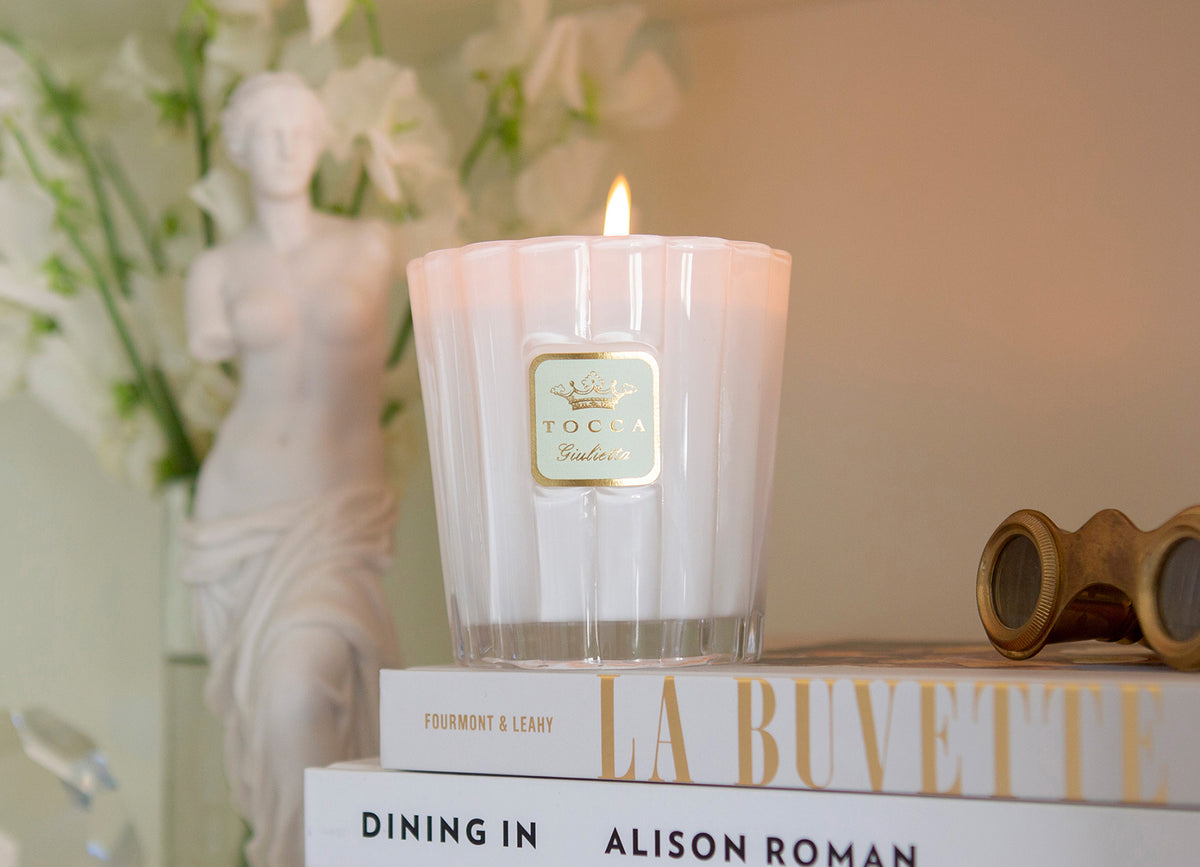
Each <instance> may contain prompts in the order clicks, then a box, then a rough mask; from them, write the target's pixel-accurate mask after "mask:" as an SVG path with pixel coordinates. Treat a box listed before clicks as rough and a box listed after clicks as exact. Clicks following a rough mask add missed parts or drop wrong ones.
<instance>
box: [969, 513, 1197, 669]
mask: <svg viewBox="0 0 1200 867" xmlns="http://www.w3.org/2000/svg"><path fill="white" fill-rule="evenodd" d="M975 591H976V592H975V595H976V601H977V603H978V605H979V616H980V619H981V620H982V621H983V627H984V629H985V630H986V631H987V634H988V638H989V639H990V640H991V642H992V644H993V645H994V646H995V648H996V649H997V650H999V651H1000V652H1001V653H1002V654H1004V655H1005V656H1007V657H1009V658H1011V659H1028V658H1029V657H1031V656H1033V655H1034V654H1036V653H1037V652H1038V651H1039V650H1041V649H1042V647H1043V646H1045V645H1046V644H1048V643H1057V642H1061V641H1081V640H1085V639H1099V640H1101V641H1118V642H1126V643H1128V642H1134V641H1141V642H1143V643H1144V644H1146V645H1148V646H1149V647H1150V648H1151V649H1152V650H1154V651H1155V652H1156V653H1158V654H1159V655H1160V656H1161V657H1162V658H1163V659H1164V660H1165V661H1166V662H1167V664H1168V665H1170V666H1172V667H1173V668H1178V669H1182V670H1187V671H1191V670H1197V669H1200V506H1193V507H1191V508H1189V509H1185V510H1184V511H1182V512H1180V513H1179V514H1177V515H1175V516H1174V517H1173V518H1171V519H1170V520H1169V521H1167V522H1166V523H1165V524H1163V525H1162V526H1161V527H1159V528H1158V529H1157V530H1152V531H1150V532H1142V531H1141V530H1139V529H1138V528H1137V527H1135V526H1134V525H1133V523H1132V522H1131V521H1130V520H1129V519H1128V518H1127V517H1125V515H1123V514H1122V513H1120V512H1118V511H1116V510H1114V509H1107V510H1105V511H1103V512H1100V513H1099V514H1097V515H1095V516H1094V517H1092V519H1091V520H1089V521H1088V522H1087V523H1086V524H1084V525H1083V526H1082V527H1080V528H1079V530H1077V531H1076V532H1074V533H1068V532H1065V531H1064V530H1061V529H1059V528H1058V527H1056V526H1055V525H1054V523H1053V522H1052V521H1051V520H1050V519H1049V518H1047V517H1046V516H1045V515H1043V514H1042V513H1041V512H1036V511H1033V510H1032V509H1023V510H1021V511H1019V512H1015V513H1013V514H1012V515H1010V516H1009V517H1008V519H1007V520H1005V521H1004V523H1003V524H1001V525H1000V527H999V528H998V529H997V530H996V532H995V533H993V534H992V537H991V539H989V540H988V543H987V545H986V546H985V547H984V549H983V557H982V558H981V559H980V562H979V577H978V580H977V582H976V585H975Z"/></svg>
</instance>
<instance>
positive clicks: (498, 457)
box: [408, 235, 791, 667]
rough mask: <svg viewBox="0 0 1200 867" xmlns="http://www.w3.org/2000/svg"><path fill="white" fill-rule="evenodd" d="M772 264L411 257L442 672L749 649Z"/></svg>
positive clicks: (773, 407) (778, 309) (764, 450)
mask: <svg viewBox="0 0 1200 867" xmlns="http://www.w3.org/2000/svg"><path fill="white" fill-rule="evenodd" d="M790 270H791V258H790V256H789V255H788V254H787V253H784V252H781V251H778V250H772V249H771V248H769V247H767V246H765V245H763V244H754V243H743V242H732V241H724V240H721V239H717V238H662V237H656V236H647V235H631V236H620V237H590V238H584V237H558V238H535V239H530V240H525V241H497V242H488V243H482V244H473V245H470V246H467V247H463V248H460V249H454V250H439V251H437V252H434V253H430V254H428V255H426V256H425V257H423V258H421V259H417V260H414V261H413V262H411V263H409V266H408V277H409V289H410V294H411V298H412V309H413V322H414V326H415V334H416V342H417V357H418V363H419V367H420V375H421V387H422V392H423V395H424V401H425V414H426V421H427V427H428V434H429V446H430V457H431V461H432V467H433V480H434V493H435V498H436V505H437V519H438V531H439V537H440V544H441V552H442V568H443V573H444V577H445V582H446V600H447V607H448V610H449V614H450V621H451V624H450V625H451V630H452V633H453V642H454V654H455V658H456V659H457V660H458V661H459V662H460V663H465V664H468V665H514V666H522V667H543V666H589V665H639V664H653V665H658V664H686V663H700V662H740V661H749V660H753V659H757V658H758V656H759V654H760V652H761V643H762V622H763V601H764V591H765V584H764V575H763V562H762V559H763V548H764V540H765V535H766V527H767V513H768V508H769V504H770V499H771V479H772V472H773V467H774V460H775V438H776V430H777V427H778V415H779V394H780V386H781V376H782V360H783V346H784V330H785V323H786V318H787V304H788V280H789V275H790Z"/></svg>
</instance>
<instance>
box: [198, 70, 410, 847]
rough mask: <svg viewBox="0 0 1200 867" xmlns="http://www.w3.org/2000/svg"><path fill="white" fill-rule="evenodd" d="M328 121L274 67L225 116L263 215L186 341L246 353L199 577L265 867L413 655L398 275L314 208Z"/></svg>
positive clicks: (380, 245) (215, 466)
mask: <svg viewBox="0 0 1200 867" xmlns="http://www.w3.org/2000/svg"><path fill="white" fill-rule="evenodd" d="M325 126H326V121H325V113H324V109H323V107H322V105H321V103H320V101H319V100H318V99H317V98H316V96H315V95H314V94H313V93H312V91H310V90H309V89H308V88H307V86H306V85H305V84H304V83H303V81H302V80H301V79H299V78H298V77H296V76H294V75H290V74H286V73H264V74H262V75H258V76H255V77H253V78H251V79H248V80H247V81H246V82H244V83H243V84H241V85H240V86H239V87H238V88H237V90H236V91H235V92H234V95H233V97H232V98H231V100H230V103H229V108H228V109H227V111H226V113H225V116H224V117H223V127H224V135H225V140H226V145H227V148H228V151H229V153H230V156H231V157H232V159H233V160H234V161H235V162H236V163H237V164H238V165H239V166H240V167H241V168H243V169H244V170H245V171H246V172H247V173H248V174H249V176H250V179H251V182H252V187H253V193H254V200H255V206H256V215H257V218H256V220H255V222H254V223H253V224H252V225H250V226H249V227H248V228H247V229H245V230H244V231H243V232H241V233H240V234H239V235H237V236H236V237H234V238H232V239H231V240H229V241H228V242H226V243H223V244H221V245H219V246H217V247H215V248H213V249H211V250H209V251H207V252H205V253H204V254H203V255H201V256H200V257H199V258H198V259H197V260H196V262H195V263H194V264H193V266H192V268H191V271H190V273H189V274H188V281H187V289H186V301H187V325H188V343H189V346H190V348H191V351H192V353H193V354H194V355H196V356H197V357H198V358H200V359H202V360H205V361H224V360H227V359H235V358H236V360H237V364H238V371H239V374H240V386H239V392H238V396H237V399H236V401H235V402H234V405H233V407H232V409H231V410H230V413H229V415H228V417H227V418H226V419H225V421H224V423H223V424H222V427H221V429H220V431H219V432H218V434H217V438H216V441H215V443H214V444H213V448H212V451H211V452H210V453H209V455H208V457H207V459H206V460H205V462H204V466H203V469H202V470H201V473H200V478H199V482H198V486H197V490H196V500H195V511H194V520H193V521H192V522H191V523H190V524H189V525H188V526H187V527H186V528H185V531H184V543H185V557H184V564H183V575H184V580H185V581H186V582H187V583H188V584H190V585H191V586H192V588H193V591H194V594H193V599H194V608H195V613H196V622H197V626H198V629H199V631H200V635H201V638H202V639H203V641H204V643H205V647H206V649H207V651H208V655H209V661H210V664H211V669H210V674H209V679H208V683H207V685H206V689H205V698H206V701H207V703H208V705H209V707H210V709H212V710H213V711H214V712H215V713H216V714H217V715H218V717H220V719H221V720H222V723H223V725H224V727H225V762H226V769H227V773H228V775H229V780H230V783H231V785H232V788H233V795H234V803H235V806H236V807H237V808H238V809H239V810H240V811H241V813H242V815H243V816H244V817H245V818H246V819H247V820H248V822H249V823H250V825H251V827H252V829H253V836H252V837H251V840H250V842H249V844H248V846H247V850H246V854H247V858H248V860H249V863H250V864H251V865H253V867H300V865H302V864H303V863H304V858H303V842H304V835H303V814H302V805H303V769H304V768H305V767H309V766H319V765H326V764H329V763H331V762H334V761H338V760H342V759H348V758H356V757H362V756H368V755H374V754H376V753H377V751H378V737H379V735H378V725H379V707H378V705H379V697H378V671H379V668H380V667H381V666H391V665H395V664H396V663H397V659H396V653H395V637H394V634H393V627H392V623H391V620H390V617H389V614H388V609H387V605H386V604H385V601H384V598H383V592H382V588H381V585H380V574H381V573H382V571H383V570H384V569H385V568H386V565H387V563H388V560H389V557H390V552H391V541H392V531H393V527H394V523H395V501H394V497H393V496H392V494H391V492H390V491H389V490H388V489H387V487H386V486H385V482H384V480H385V478H386V472H385V454H384V440H383V433H382V430H381V425H380V413H381V403H382V397H381V389H382V378H383V372H384V361H385V356H386V352H387V342H386V331H385V328H386V326H385V313H386V307H387V291H388V287H389V283H390V279H391V275H392V265H391V259H390V256H389V250H388V244H387V241H386V235H385V230H384V229H383V227H382V226H380V225H378V224H373V223H369V222H364V221H352V220H347V219H342V218H337V217H331V216H326V215H322V214H319V213H317V212H315V211H314V210H313V208H312V206H311V204H310V198H309V184H310V181H311V178H312V175H313V172H314V170H315V167H316V163H317V159H318V158H319V156H320V154H321V152H322V150H323V147H324V140H325Z"/></svg>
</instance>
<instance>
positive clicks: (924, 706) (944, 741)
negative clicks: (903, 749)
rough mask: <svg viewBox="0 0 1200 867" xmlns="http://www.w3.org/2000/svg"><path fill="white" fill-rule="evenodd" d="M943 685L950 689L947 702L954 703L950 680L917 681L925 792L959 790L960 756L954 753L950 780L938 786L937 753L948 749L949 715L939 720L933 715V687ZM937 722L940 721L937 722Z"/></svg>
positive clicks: (934, 702)
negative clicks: (952, 777)
mask: <svg viewBox="0 0 1200 867" xmlns="http://www.w3.org/2000/svg"><path fill="white" fill-rule="evenodd" d="M939 686H941V687H944V688H945V689H946V690H947V691H948V692H949V693H950V705H951V707H954V699H955V689H954V684H953V683H941V684H939V683H936V682H924V681H923V682H922V683H921V791H922V792H923V793H924V794H927V795H961V794H962V756H961V755H960V756H957V757H956V758H957V760H958V761H957V765H956V766H955V769H954V782H953V783H951V784H950V788H948V789H938V787H937V781H938V774H937V769H938V755H939V754H940V753H941V752H948V751H949V749H950V719H949V717H950V715H949V714H947V716H946V718H945V719H943V720H940V721H939V720H938V716H937V690H938V687H939ZM939 722H940V723H941V725H940V726H939Z"/></svg>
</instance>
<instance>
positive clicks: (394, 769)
mask: <svg viewBox="0 0 1200 867" xmlns="http://www.w3.org/2000/svg"><path fill="white" fill-rule="evenodd" d="M1198 722H1200V677H1197V676H1196V675H1189V674H1182V673H1178V672H1174V671H1171V670H1169V669H1166V668H1164V667H1163V666H1161V665H1160V664H1158V663H1156V662H1154V661H1153V660H1152V659H1151V658H1150V657H1149V656H1148V655H1147V654H1146V653H1144V652H1142V651H1141V650H1139V649H1137V648H1121V647H1113V646H1108V645H1092V646H1091V647H1088V648H1082V649H1081V648H1079V647H1074V648H1071V649H1069V650H1062V649H1051V650H1047V651H1046V652H1044V654H1043V656H1042V657H1041V658H1039V659H1038V660H1036V661H1034V662H1029V663H1022V664H1019V665H1018V664H1011V663H1007V662H1005V661H1003V660H1002V659H1001V658H1000V657H999V656H997V655H996V654H995V652H994V651H993V650H991V648H978V647H959V646H938V645H923V646H896V645H838V646H825V647H821V648H809V649H806V650H804V651H803V652H797V653H796V654H795V655H774V656H769V657H768V658H767V659H766V660H764V662H762V663H759V664H756V665H748V666H721V667H716V666H714V667H707V668H680V669H652V670H637V669H629V670H619V669H611V670H591V671H552V672H526V671H481V670H471V669H462V668H451V667H442V668H424V669H421V668H417V669H409V670H404V671H385V672H383V673H382V676H381V749H382V756H381V759H379V760H366V761H362V762H354V763H346V764H341V765H336V766H333V767H330V768H322V769H310V770H309V771H308V772H307V774H306V781H305V786H306V788H305V814H306V815H305V819H306V852H307V854H306V861H307V864H308V867H334V865H336V867H348V865H353V867H372V865H395V864H404V865H447V864H507V863H511V864H556V865H567V864H570V865H589V864H604V865H610V867H611V865H613V864H614V863H619V862H621V861H633V862H635V863H636V862H638V860H639V859H640V860H642V861H650V860H654V861H662V862H664V863H671V862H675V863H682V864H699V863H715V864H754V865H776V864H777V865H821V867H873V865H876V867H882V865H886V867H901V865H904V867H916V865H924V867H928V865H972V867H987V865H1006V867H1008V865H1014V864H1021V865H1055V867H1059V865H1089V867H1091V865H1127V864H1138V865H1141V864H1147V865H1148V864H1156V865H1157V864H1175V863H1180V864H1184V863H1196V859H1197V857H1198V856H1197V854H1196V853H1197V851H1200V725H1198Z"/></svg>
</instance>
